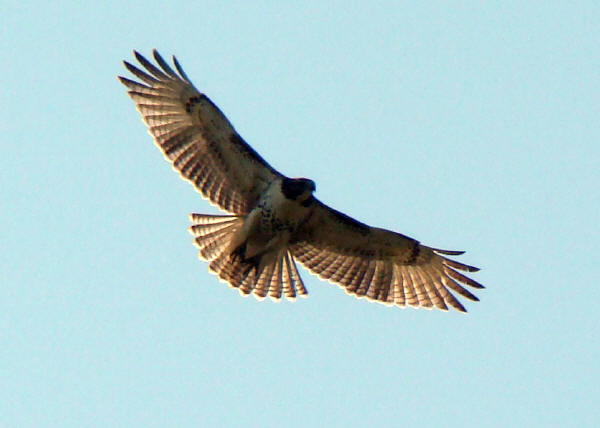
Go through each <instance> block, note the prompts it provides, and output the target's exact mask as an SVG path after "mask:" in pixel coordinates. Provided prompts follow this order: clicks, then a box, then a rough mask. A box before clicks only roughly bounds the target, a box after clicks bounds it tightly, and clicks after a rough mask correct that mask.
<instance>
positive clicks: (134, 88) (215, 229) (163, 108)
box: [119, 50, 483, 312]
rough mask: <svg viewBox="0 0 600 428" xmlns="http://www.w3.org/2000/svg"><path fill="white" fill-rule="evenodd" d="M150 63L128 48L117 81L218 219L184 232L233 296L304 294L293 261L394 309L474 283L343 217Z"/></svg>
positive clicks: (184, 81) (451, 265) (414, 248)
mask: <svg viewBox="0 0 600 428" xmlns="http://www.w3.org/2000/svg"><path fill="white" fill-rule="evenodd" d="M153 53H154V59H155V61H156V63H157V64H158V67H157V66H156V65H154V64H152V63H151V62H150V61H148V60H147V59H146V58H144V57H143V56H142V55H140V54H139V53H137V52H134V55H135V57H136V58H137V60H138V61H139V63H140V64H141V66H142V67H143V68H144V69H145V70H142V69H140V68H138V67H136V66H134V65H132V64H130V63H128V62H126V61H125V62H124V63H125V67H126V68H127V69H128V70H129V71H130V72H131V73H132V74H133V75H134V76H135V77H137V78H138V79H139V81H134V80H130V79H128V78H125V77H119V80H120V81H121V82H122V83H123V84H124V85H125V86H126V87H127V88H128V94H129V96H130V97H131V98H132V99H133V101H134V102H135V103H136V106H137V109H138V111H139V112H140V113H141V115H142V118H143V120H144V122H145V123H146V125H147V126H148V130H149V132H150V134H151V135H152V137H153V138H154V140H155V142H156V144H157V145H158V147H159V148H160V149H161V151H162V152H163V154H164V155H165V157H166V158H167V160H168V161H169V162H170V163H171V165H172V166H173V168H174V169H175V170H176V171H178V172H179V174H180V175H181V177H182V178H184V179H185V180H187V181H189V182H191V183H192V184H193V186H194V187H195V188H196V190H198V191H199V192H200V193H201V194H202V195H203V196H204V197H205V198H207V199H208V200H209V201H210V202H211V203H213V204H215V205H217V206H218V207H219V208H221V209H222V210H224V211H226V212H227V213H228V214H227V215H218V216H215V215H204V214H191V216H190V219H191V221H192V223H193V224H192V226H191V227H190V232H191V233H192V234H193V236H194V242H195V244H196V246H197V247H198V249H199V257H200V258H201V259H204V260H206V261H208V262H209V269H210V271H211V272H213V273H215V274H216V275H218V277H219V278H220V279H221V280H223V281H225V282H227V283H228V284H230V285H231V286H232V287H234V288H237V289H238V290H239V291H240V293H241V294H243V295H250V294H253V295H254V296H255V297H257V298H259V299H262V298H264V297H266V296H269V297H271V298H272V299H274V300H279V299H281V298H282V297H285V298H287V299H289V300H293V299H295V298H296V297H297V296H307V294H308V293H307V290H306V288H305V286H304V284H303V282H302V279H301V277H300V275H299V274H298V270H297V268H296V261H299V262H300V263H301V264H302V265H303V266H304V267H306V268H307V269H308V270H309V271H310V272H311V273H313V274H315V275H318V276H319V277H320V278H322V279H326V280H328V281H330V282H332V283H335V284H337V285H339V286H340V287H342V288H343V289H344V290H345V291H346V292H347V293H349V294H352V295H354V296H356V297H359V298H361V297H366V298H367V299H369V300H372V301H376V302H380V303H384V304H387V305H395V306H399V307H405V306H412V307H424V308H438V309H442V310H447V309H448V307H453V308H455V309H457V310H459V311H461V312H466V310H465V308H464V306H463V305H462V304H461V303H460V302H459V301H458V299H457V298H456V297H455V295H454V294H458V295H461V296H462V297H465V298H467V299H469V300H473V301H477V300H478V298H477V297H476V296H475V295H473V294H472V293H471V292H470V291H468V290H467V288H465V286H469V287H472V288H483V286H482V285H481V284H479V283H477V282H476V281H474V280H472V279H470V278H468V277H466V276H465V275H463V274H462V273H460V272H459V271H466V272H475V271H477V270H478V269H477V268H475V267H472V266H468V265H465V264H462V263H459V262H456V261H454V260H451V259H449V258H448V257H447V256H457V255H460V254H462V252H460V251H446V250H439V249H434V248H430V247H427V246H424V245H421V244H420V243H419V242H418V241H416V240H414V239H412V238H409V237H407V236H405V235H401V234H399V233H396V232H392V231H389V230H385V229H380V228H376V227H371V226H368V225H366V224H363V223H361V222H359V221H356V220H354V219H352V218H351V217H348V216H347V215H345V214H342V213H340V212H338V211H336V210H334V209H333V208H330V207H328V206H327V205H325V204H323V203H322V202H320V201H319V200H318V199H317V198H315V197H314V195H313V192H314V191H315V185H314V183H313V182H312V181H311V180H308V179H304V178H302V179H292V178H288V177H285V176H284V175H282V174H280V173H279V172H278V171H276V170H275V169H274V168H273V167H271V166H270V165H269V164H268V163H267V162H266V161H265V160H264V159H263V158H262V157H261V156H260V155H259V154H258V153H256V152H255V151H254V150H253V149H252V148H251V147H250V146H249V145H248V144H247V143H246V142H245V141H244V140H243V138H242V137H241V136H240V135H239V134H238V133H237V132H236V131H235V129H234V128H233V126H232V125H231V123H230V122H229V121H228V120H227V118H226V117H225V116H224V115H223V113H222V112H221V111H220V110H219V108H218V107H217V106H216V105H215V104H213V103H212V101H211V100H210V99H209V98H208V97H207V96H206V95H204V94H203V93H201V92H200V91H198V90H197V89H196V88H195V87H194V86H193V84H192V83H191V82H190V80H189V79H188V77H187V76H186V74H185V73H184V71H183V69H182V68H181V66H180V65H179V63H178V62H177V60H176V59H175V57H173V64H174V66H175V69H176V70H177V71H175V70H173V69H172V68H171V67H170V66H169V65H168V64H167V62H166V61H164V60H163V58H162V57H161V56H160V55H159V54H158V52H157V51H156V50H155V51H154V52H153Z"/></svg>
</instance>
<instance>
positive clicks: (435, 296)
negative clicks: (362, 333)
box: [291, 200, 483, 312]
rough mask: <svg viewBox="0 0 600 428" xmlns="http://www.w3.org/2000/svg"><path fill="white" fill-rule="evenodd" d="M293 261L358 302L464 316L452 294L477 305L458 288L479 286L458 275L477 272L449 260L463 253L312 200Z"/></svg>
mask: <svg viewBox="0 0 600 428" xmlns="http://www.w3.org/2000/svg"><path fill="white" fill-rule="evenodd" d="M291 251H292V254H293V255H294V257H295V258H296V259H297V260H298V261H299V262H300V263H302V265H304V266H305V267H306V268H307V269H309V270H310V271H311V272H312V273H314V274H316V275H318V276H319V277H320V278H323V279H327V280H329V281H331V282H333V283H336V284H338V285H340V286H341V287H343V288H344V289H345V290H346V292H347V293H350V294H353V295H355V296H357V297H359V298H360V297H367V299H369V300H373V301H377V302H381V303H385V304H388V305H397V306H406V305H409V306H413V307H425V308H433V307H435V308H438V309H442V310H447V309H448V306H451V307H453V308H455V309H457V310H459V311H461V312H466V310H465V308H464V306H463V305H462V304H461V303H460V302H459V301H458V300H457V299H456V297H454V295H453V294H452V292H455V293H457V294H460V295H461V296H463V297H466V298H467V299H470V300H474V301H478V300H479V299H478V298H477V297H476V296H474V295H473V294H472V293H471V292H469V291H468V290H467V289H465V288H464V287H463V286H462V285H460V284H459V283H461V284H465V285H468V286H471V287H474V288H483V286H482V285H481V284H479V283H477V282H475V281H473V280H472V279H470V278H467V277H466V276H464V275H463V274H461V273H459V272H457V270H462V271H467V272H476V271H478V270H479V269H477V268H475V267H472V266H468V265H465V264H462V263H458V262H455V261H453V260H450V259H448V258H446V257H444V256H445V255H451V256H456V255H459V254H462V252H461V251H445V250H438V249H434V248H429V247H426V246H424V245H421V244H420V243H419V242H418V241H416V240H414V239H412V238H409V237H408V236H404V235H401V234H399V233H395V232H392V231H389V230H385V229H379V228H375V227H370V226H367V225H366V224H363V223H360V222H358V221H356V220H354V219H352V218H350V217H348V216H347V215H345V214H342V213H340V212H338V211H336V210H334V209H332V208H330V207H328V206H326V205H325V204H323V203H321V202H320V201H318V200H315V203H314V205H313V209H312V212H311V215H310V217H309V218H308V220H307V221H306V222H305V223H304V224H303V225H302V226H301V227H300V229H299V230H298V231H297V233H296V234H295V236H294V238H293V241H292V243H291Z"/></svg>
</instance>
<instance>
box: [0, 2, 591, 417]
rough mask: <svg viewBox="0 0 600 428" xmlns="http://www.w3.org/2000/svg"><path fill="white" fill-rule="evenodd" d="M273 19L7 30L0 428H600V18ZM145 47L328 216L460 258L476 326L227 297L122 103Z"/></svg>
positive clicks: (3, 43)
mask: <svg viewBox="0 0 600 428" xmlns="http://www.w3.org/2000/svg"><path fill="white" fill-rule="evenodd" d="M282 3H283V2H253V3H252V5H250V3H249V2H227V5H224V2H194V3H192V4H183V5H177V6H175V5H173V3H172V2H145V4H143V5H138V4H137V3H123V2H113V3H111V2H104V3H102V4H100V3H94V4H88V5H85V6H84V5H82V4H81V3H80V2H58V3H52V4H50V3H49V4H47V5H42V4H39V3H37V2H35V3H34V2H31V3H30V4H27V2H8V3H4V7H3V12H2V18H0V20H1V21H2V25H1V26H0V32H1V33H0V34H1V37H0V47H1V48H2V50H1V51H2V54H3V57H4V62H3V63H4V67H3V76H4V77H3V83H4V84H3V89H2V91H0V130H1V131H2V135H3V138H2V142H1V144H2V148H3V153H4V156H2V158H1V160H0V182H1V186H0V201H2V209H1V210H0V224H2V225H3V231H2V233H0V248H3V249H4V256H3V257H2V258H1V259H0V283H1V286H0V349H1V351H0V378H1V379H2V381H1V384H2V387H1V388H0V425H2V426H10V427H13V426H14V427H16V426H19V427H28V426H31V427H41V426H43V427H52V426H60V427H65V426H77V427H80V426H98V427H106V426H129V427H130V426H157V427H162V426H165V427H166V426H169V427H170V426H180V427H185V426H190V427H192V426H193V427H196V426H239V425H240V424H243V425H245V426H256V427H259V426H260V427H268V426H273V427H275V426H286V427H287V426H289V427H302V426H314V425H317V424H318V425H319V426H368V425H371V426H400V425H402V426H440V425H441V426H510V425H512V426H552V425H553V426H597V424H598V423H599V420H598V410H597V406H598V397H600V391H599V386H598V385H600V373H599V364H598V360H599V359H600V352H599V350H600V345H598V343H600V338H599V337H598V336H599V335H598V326H599V317H598V315H597V313H598V312H597V301H598V299H599V297H600V296H599V294H600V292H599V288H598V281H599V280H600V268H599V267H598V249H599V243H600V239H599V238H600V233H599V227H598V223H599V220H600V218H599V215H598V212H599V206H600V192H599V190H598V188H599V183H600V173H599V170H600V168H599V165H600V149H599V137H600V129H599V125H598V123H599V122H598V114H599V110H600V109H599V100H600V84H599V83H600V82H599V77H600V72H599V70H600V60H599V58H600V56H599V55H598V46H599V45H598V43H599V40H600V31H599V29H598V28H599V27H598V22H600V7H599V6H598V5H597V3H596V2H575V3H570V4H567V2H502V3H498V4H491V3H490V2H467V3H456V4H451V3H448V2H439V3H424V2H419V3H416V2H377V3H376V4H372V3H368V2H303V5H302V6H291V2H290V3H289V4H288V5H284V4H282ZM523 3H527V5H524V4H523ZM549 3H552V4H549ZM154 47H156V48H158V49H159V50H160V51H161V53H162V54H163V56H165V57H168V56H170V55H171V54H176V55H177V56H178V59H179V60H180V62H181V64H182V65H183V67H184V69H185V70H186V72H187V74H188V75H189V77H190V78H191V79H192V81H193V82H194V83H195V84H196V86H197V87H198V88H200V89H202V90H203V91H205V92H206V93H207V94H208V95H209V96H210V97H211V98H212V100H213V101H214V102H215V103H216V104H217V105H219V106H220V108H221V109H222V110H223V111H224V112H225V113H226V114H227V116H228V117H229V118H230V120H231V121H232V123H233V124H234V126H235V127H236V129H237V130H238V131H239V132H240V134H241V135H242V136H243V137H244V138H245V139H246V140H247V141H248V142H249V143H250V144H252V145H253V147H254V148H255V149H256V150H257V151H258V152H259V153H261V154H262V155H263V156H264V157H265V158H266V159H267V160H268V161H269V162H270V163H271V164H272V165H273V166H274V167H275V168H277V169H278V170H280V171H282V172H284V173H286V174H287V175H290V176H305V177H310V178H312V179H313V180H315V181H316V183H317V196H318V197H319V198H320V199H321V200H323V201H324V202H326V203H328V204H330V205H332V206H334V207H336V208H337V209H339V210H341V211H343V212H346V213H348V214H349V215H351V216H353V217H355V218H357V219H359V220H361V221H363V222H366V223H369V224H372V225H377V226H380V227H386V228H389V229H393V230H396V231H399V232H401V233H404V234H407V235H409V236H412V237H415V238H417V239H419V240H420V241H422V242H423V243H424V244H427V245H432V246H435V247H440V248H449V249H459V250H467V253H466V254H465V255H464V256H461V257H460V258H459V260H460V261H464V262H466V263H468V264H473V265H475V266H479V267H481V268H482V270H481V272H479V273H477V274H475V275H474V278H475V279H476V280H478V281H480V282H481V283H483V284H485V285H486V286H487V289H486V290H483V291H481V292H479V293H478V295H479V297H480V298H481V302H479V303H471V302H469V303H467V309H468V310H469V313H468V314H467V315H462V314H459V313H456V312H449V313H443V312H436V311H426V310H414V309H405V310H402V309H398V308H386V307H384V306H382V305H377V304H370V303H368V302H366V301H362V300H356V299H354V298H352V297H350V296H347V295H346V294H345V293H344V292H343V291H342V290H340V289H339V288H338V287H336V286H334V285H331V284H328V283H325V282H322V281H320V280H318V279H317V278H316V277H313V276H311V275H309V274H308V273H307V271H305V270H302V272H301V274H302V276H303V278H304V279H305V282H306V285H307V287H308V289H309V292H310V294H311V297H310V298H309V299H307V300H301V301H299V302H296V303H294V304H291V303H287V302H283V303H272V302H270V301H265V302H260V303H259V302H257V301H256V300H254V299H252V298H250V299H244V298H241V297H240V296H239V295H238V293H237V292H235V291H233V290H231V289H229V288H228V287H226V286H225V285H223V284H222V283H220V282H218V281H217V280H216V278H215V277H214V276H213V275H210V274H209V273H208V271H207V265H206V263H204V262H200V261H198V260H197V258H196V250H195V248H194V247H193V246H192V244H191V236H189V234H188V232H187V230H186V229H187V227H188V225H189V224H188V219H187V215H188V213H191V212H205V213H216V212H217V211H216V209H215V208H214V207H211V206H209V204H208V203H207V202H206V201H205V200H203V199H201V197H200V195H199V194H198V193H196V192H195V191H194V190H193V189H192V187H191V186H190V185H189V184H188V183H186V182H184V181H182V180H181V179H180V178H179V177H178V176H177V174H176V173H174V172H173V171H172V170H171V168H170V167H169V165H168V164H167V163H166V162H165V161H164V160H163V157H162V155H161V154H160V153H159V151H158V149H157V148H156V147H154V145H153V143H152V141H151V138H150V137H149V136H148V134H147V133H146V131H145V127H144V126H143V124H142V122H141V120H140V118H139V115H138V113H137V112H136V111H135V108H134V105H133V103H132V102H131V101H130V100H129V98H128V97H127V96H126V93H125V89H124V88H123V87H122V86H121V85H120V84H119V83H118V81H117V80H116V75H117V74H124V73H126V71H125V70H124V68H123V67H122V64H121V61H122V60H123V59H128V60H131V59H132V56H131V50H132V49H138V50H140V51H141V52H144V53H146V54H149V53H150V50H151V49H152V48H154Z"/></svg>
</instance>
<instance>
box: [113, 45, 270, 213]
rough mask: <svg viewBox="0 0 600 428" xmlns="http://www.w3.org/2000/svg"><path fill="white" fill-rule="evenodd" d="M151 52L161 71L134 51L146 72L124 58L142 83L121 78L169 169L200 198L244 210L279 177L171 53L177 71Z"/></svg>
mask: <svg viewBox="0 0 600 428" xmlns="http://www.w3.org/2000/svg"><path fill="white" fill-rule="evenodd" d="M153 54H154V59H155V60H156V62H157V63H158V66H159V67H160V69H159V68H158V67H156V66H155V65H153V64H152V63H151V62H149V61H148V60H147V59H146V58H144V57H143V56H142V55H140V54H139V53H138V52H135V51H134V55H135V57H136V58H137V60H138V61H139V63H140V64H141V65H142V66H143V67H144V68H145V69H146V71H142V70H141V69H139V68H137V67H136V66H134V65H132V64H130V63H128V62H127V61H124V64H125V67H127V69H128V70H129V71H130V72H131V73H132V74H133V75H135V76H136V77H137V78H138V79H139V80H140V81H141V82H136V81H133V80H130V79H127V78H125V77H121V76H119V80H120V81H121V83H123V84H124V85H125V86H126V87H127V88H128V89H129V91H128V94H129V96H130V97H131V98H132V99H133V101H134V102H135V103H136V106H137V109H138V111H139V112H140V113H141V115H142V118H143V119H144V122H146V125H148V131H149V132H150V134H151V135H152V136H153V137H154V141H155V142H156V144H157V145H158V147H160V149H161V150H162V152H163V153H164V155H165V157H166V158H167V159H168V160H169V162H171V164H172V165H173V168H175V170H177V171H178V172H179V173H180V174H181V176H182V177H183V178H185V179H186V180H188V181H190V182H191V183H192V184H193V185H194V186H195V187H196V189H197V190H198V191H199V192H200V193H202V195H203V196H204V197H206V198H208V199H209V200H210V201H211V202H212V203H214V204H216V205H218V206H219V207H220V208H222V209H223V210H225V211H228V212H230V213H234V214H238V215H243V214H247V213H248V212H249V211H250V210H251V209H252V207H253V206H254V204H255V203H256V201H257V200H258V198H259V196H260V194H261V193H262V192H263V191H264V190H265V189H266V188H267V187H268V185H269V183H270V182H271V181H273V180H274V179H275V178H277V177H280V176H281V175H280V174H279V173H278V172H277V171H275V170H274V169H273V168H272V167H271V166H270V165H269V164H268V163H267V162H266V161H265V160H264V159H263V158H262V157H261V156H260V155H259V154H258V153H256V152H255V151H254V150H253V149H252V148H251V147H250V146H249V145H248V144H247V143H246V142H245V141H244V140H243V139H242V137H240V136H239V135H238V133H237V132H236V131H235V129H234V128H233V126H232V125H231V123H229V121H228V120H227V118H226V117H225V115H224V114H223V113H221V111H220V110H219V108H218V107H217V106H216V105H214V104H213V103H212V101H211V100H210V99H209V98H208V97H207V96H206V95H204V94H203V93H201V92H199V91H198V90H197V89H196V88H195V87H194V85H193V84H192V83H191V82H190V80H189V79H188V77H187V76H186V74H185V73H184V71H183V69H182V68H181V66H180V65H179V62H178V61H177V59H176V58H175V57H173V64H174V65H175V68H176V69H177V73H176V72H175V71H173V69H172V68H171V67H170V66H169V65H168V64H167V63H166V61H165V60H164V59H163V58H162V57H161V56H160V55H159V53H158V52H157V51H156V50H154V51H153ZM142 82H143V83H142Z"/></svg>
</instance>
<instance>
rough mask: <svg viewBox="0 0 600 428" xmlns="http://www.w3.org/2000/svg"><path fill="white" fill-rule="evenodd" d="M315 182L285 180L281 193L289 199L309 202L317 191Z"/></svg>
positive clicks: (300, 179)
mask: <svg viewBox="0 0 600 428" xmlns="http://www.w3.org/2000/svg"><path fill="white" fill-rule="evenodd" d="M316 188H317V187H316V186H315V182H314V181H312V180H309V179H308V178H285V179H283V181H282V182H281V192H282V193H283V195H284V196H285V197H286V198H287V199H291V200H293V201H298V202H300V203H301V204H302V203H304V202H307V201H309V200H310V198H311V197H312V194H313V192H314V191H315V190H316Z"/></svg>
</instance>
